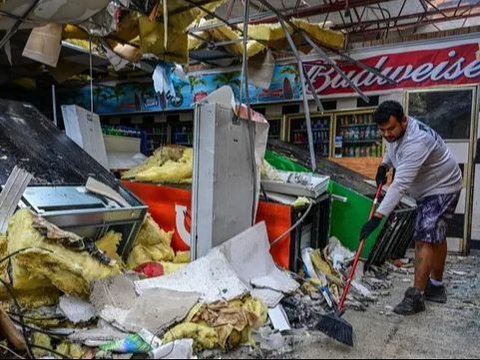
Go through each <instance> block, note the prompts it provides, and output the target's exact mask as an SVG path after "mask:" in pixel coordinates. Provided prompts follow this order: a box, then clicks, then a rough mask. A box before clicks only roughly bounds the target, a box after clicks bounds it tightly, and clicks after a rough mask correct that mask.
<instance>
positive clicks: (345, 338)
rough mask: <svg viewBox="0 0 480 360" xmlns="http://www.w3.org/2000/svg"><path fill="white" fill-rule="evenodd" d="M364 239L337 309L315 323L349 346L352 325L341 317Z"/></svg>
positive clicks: (376, 200)
mask: <svg viewBox="0 0 480 360" xmlns="http://www.w3.org/2000/svg"><path fill="white" fill-rule="evenodd" d="M382 187H383V184H379V185H378V187H377V192H376V193H375V198H374V200H373V204H372V208H371V210H370V216H369V217H368V219H369V220H370V219H371V218H372V217H373V214H375V209H376V207H377V204H378V199H379V198H380V195H381V193H382ZM365 240H366V239H360V244H359V245H358V249H357V252H356V253H355V259H354V261H353V265H352V269H351V270H350V274H349V276H348V279H347V283H346V285H345V288H344V289H343V293H342V297H341V298H340V302H339V303H338V306H337V309H336V310H335V311H333V312H331V313H330V314H326V315H322V316H321V318H320V321H319V322H318V324H317V329H318V330H320V331H321V332H323V333H324V334H326V335H328V336H330V337H331V338H333V339H335V340H337V341H339V342H341V343H344V344H346V345H349V346H353V327H352V325H351V324H350V323H349V322H348V321H346V320H344V319H342V315H343V314H344V313H345V301H346V300H347V295H348V292H349V290H350V285H351V284H352V281H353V277H354V276H355V271H356V270H357V266H358V263H359V261H360V255H361V254H362V251H363V247H364V246H365Z"/></svg>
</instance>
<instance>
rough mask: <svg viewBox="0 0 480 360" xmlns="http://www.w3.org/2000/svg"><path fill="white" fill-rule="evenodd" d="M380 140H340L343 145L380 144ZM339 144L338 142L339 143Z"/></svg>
mask: <svg viewBox="0 0 480 360" xmlns="http://www.w3.org/2000/svg"><path fill="white" fill-rule="evenodd" d="M381 141H382V139H381V138H378V139H362V140H342V143H343V144H371V143H377V142H381ZM339 143H340V142H339Z"/></svg>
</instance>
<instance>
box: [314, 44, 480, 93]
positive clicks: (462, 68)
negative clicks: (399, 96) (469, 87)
mask: <svg viewBox="0 0 480 360" xmlns="http://www.w3.org/2000/svg"><path fill="white" fill-rule="evenodd" d="M359 60H360V61H362V62H363V63H364V64H367V65H370V66H372V67H375V68H377V69H378V71H380V72H381V73H382V74H383V75H385V76H387V77H388V78H390V79H392V80H394V81H396V83H397V84H396V85H392V84H389V83H387V81H386V80H385V79H383V78H381V77H379V76H377V75H375V74H373V73H372V72H369V71H367V70H363V69H361V68H358V67H357V66H353V65H350V64H345V63H339V65H340V67H341V69H342V70H343V71H344V72H345V74H346V75H347V77H348V78H349V79H350V80H351V81H352V82H353V83H354V84H355V85H357V86H358V87H359V88H360V89H361V90H362V91H363V92H379V91H382V90H390V89H400V88H416V87H429V86H438V85H459V84H474V83H475V84H476V83H479V82H480V49H479V44H476V43H474V44H466V45H457V46H451V47H448V48H443V49H435V50H416V51H409V52H408V51H406V52H399V53H395V54H388V55H377V56H373V57H369V58H363V59H359ZM305 68H306V73H307V74H308V76H309V77H310V79H311V80H312V82H313V84H314V87H315V89H316V92H317V94H320V95H329V94H340V93H351V92H353V91H354V90H353V89H352V88H351V87H350V86H349V85H348V83H347V81H345V80H344V79H343V78H342V77H341V76H340V75H339V74H338V73H337V72H336V71H335V69H333V68H332V67H331V66H329V65H327V64H325V63H323V62H318V63H315V64H310V65H306V67H305Z"/></svg>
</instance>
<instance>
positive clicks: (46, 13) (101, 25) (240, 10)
mask: <svg viewBox="0 0 480 360" xmlns="http://www.w3.org/2000/svg"><path fill="white" fill-rule="evenodd" d="M249 4H250V9H249V10H250V11H249V12H250V14H249V26H248V42H247V47H246V49H247V56H249V57H255V56H257V55H259V54H263V53H264V52H265V51H266V50H267V49H268V50H269V51H270V52H271V53H272V54H273V55H274V57H275V58H276V59H278V58H285V57H291V56H292V49H291V48H290V46H289V39H288V36H286V32H285V31H284V30H287V31H288V33H290V37H291V38H292V40H293V42H294V46H296V47H297V48H298V50H299V51H300V52H302V53H304V54H307V53H309V52H310V51H312V46H313V45H315V46H318V47H321V48H322V49H324V50H325V51H330V50H335V51H337V52H338V51H341V50H342V49H345V48H349V47H351V46H352V44H354V42H356V41H366V40H369V41H371V40H378V39H390V38H392V39H398V40H401V39H402V38H403V37H405V36H407V35H409V34H421V33H430V32H438V31H439V30H448V29H452V28H453V29H458V28H465V27H473V26H477V25H479V22H478V20H479V18H480V1H478V0H454V1H453V0H451V1H449V0H409V1H406V0H389V1H388V0H386V1H382V0H350V1H347V0H269V1H265V0H251V1H249ZM244 11H245V7H244V0H177V1H171V0H116V1H109V0H3V1H0V30H3V31H4V34H3V38H2V39H1V40H0V47H3V48H4V50H5V51H4V53H5V54H2V56H0V67H2V68H3V70H8V71H2V75H1V76H0V83H5V82H8V81H12V80H16V81H18V79H21V78H23V77H30V78H32V77H33V78H35V79H36V80H37V81H41V80H42V79H45V80H46V82H48V80H50V81H51V78H52V76H53V78H54V79H55V80H56V81H57V82H63V81H65V80H67V79H72V77H73V79H75V76H76V75H79V74H80V75H81V74H83V75H84V76H86V75H88V74H89V73H90V70H89V68H90V47H91V46H92V53H93V56H92V67H93V69H92V70H93V75H94V76H96V77H102V78H112V77H118V76H120V77H122V76H126V74H127V73H128V74H129V75H128V76H136V75H141V74H145V71H146V72H152V71H153V69H154V67H155V64H156V63H158V61H159V60H163V61H167V62H175V63H180V64H190V65H194V64H199V63H200V64H204V65H210V66H228V65H232V64H235V63H240V62H241V60H242V56H243V51H244V50H243V49H244V47H243V45H242V42H243V29H244V27H243V23H244ZM279 15H280V16H282V17H284V19H285V20H286V21H287V22H286V23H285V24H284V25H286V27H284V26H282V21H279ZM52 23H57V24H61V28H57V29H61V30H58V31H59V34H58V36H59V37H60V39H61V40H63V42H62V44H63V47H62V46H60V45H59V46H58V49H56V48H52V49H47V50H48V51H49V53H48V56H47V58H48V60H46V59H45V58H44V55H45V54H43V53H42V52H45V51H47V50H46V49H45V48H46V47H47V46H46V45H45V44H41V45H42V46H43V47H42V46H40V49H38V46H37V48H33V49H30V52H28V51H25V46H26V44H28V39H29V37H33V34H30V31H31V30H30V29H34V32H35V31H36V32H37V38H39V39H42V41H44V42H46V40H43V39H44V38H46V37H48V36H50V35H51V31H50V28H48V31H47V30H43V32H42V30H41V29H42V26H45V25H47V26H48V25H49V24H52ZM38 29H40V32H38ZM303 32H306V33H308V34H309V36H310V37H311V40H312V41H313V42H314V44H312V43H309V42H308V41H306V39H305V37H304V36H302V33H303ZM44 34H47V35H48V36H47V35H44ZM34 43H38V41H36V42H34ZM37 45H38V44H37ZM27 47H28V46H27ZM38 52H40V53H41V54H40V55H38ZM57 52H58V54H57ZM32 54H33V55H32ZM128 64H135V67H134V68H132V67H131V66H129V65H128ZM125 67H127V69H128V71H122V68H125ZM132 69H134V71H132ZM77 78H78V76H77ZM78 79H80V80H85V79H84V78H82V77H80V78H78Z"/></svg>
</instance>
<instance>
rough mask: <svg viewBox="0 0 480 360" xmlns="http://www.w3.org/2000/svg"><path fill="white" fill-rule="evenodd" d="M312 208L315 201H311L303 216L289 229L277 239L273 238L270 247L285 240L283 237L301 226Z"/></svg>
mask: <svg viewBox="0 0 480 360" xmlns="http://www.w3.org/2000/svg"><path fill="white" fill-rule="evenodd" d="M312 208H313V201H311V202H310V205H308V208H307V210H305V212H304V213H303V215H302V217H301V218H300V219H299V220H298V221H297V222H296V223H295V224H294V225H293V226H292V227H291V228H290V229H288V230H287V231H285V232H284V233H283V234H282V235H280V236H279V237H277V238H276V239H275V240H273V241H272V243H271V244H270V247H274V246H275V245H276V244H278V243H279V242H280V241H281V240H283V238H284V237H285V236H287V235H289V234H290V233H291V232H292V231H293V230H295V229H296V228H297V227H298V226H300V224H302V223H303V222H304V221H305V218H306V217H307V216H308V214H309V213H310V210H312Z"/></svg>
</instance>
